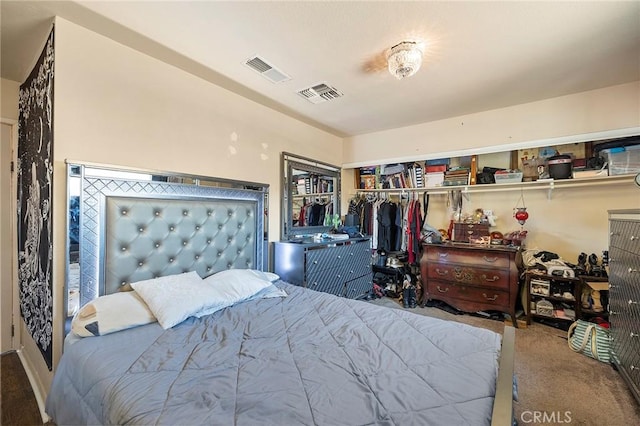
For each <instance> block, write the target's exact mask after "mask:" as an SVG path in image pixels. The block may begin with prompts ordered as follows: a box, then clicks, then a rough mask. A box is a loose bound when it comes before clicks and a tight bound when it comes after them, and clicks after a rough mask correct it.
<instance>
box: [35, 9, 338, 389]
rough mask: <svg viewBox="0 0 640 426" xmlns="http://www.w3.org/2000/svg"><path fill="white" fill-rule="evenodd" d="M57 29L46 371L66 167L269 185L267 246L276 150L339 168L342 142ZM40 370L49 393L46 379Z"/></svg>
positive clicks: (92, 36) (104, 41)
mask: <svg viewBox="0 0 640 426" xmlns="http://www.w3.org/2000/svg"><path fill="white" fill-rule="evenodd" d="M55 31H56V34H55V39H56V50H55V55H56V57H55V67H56V76H55V100H54V120H55V122H54V131H55V133H54V144H53V146H54V182H55V184H54V202H53V206H54V218H53V220H54V227H55V233H54V304H55V310H54V318H56V321H55V329H54V365H55V364H57V362H58V360H59V358H60V355H61V347H62V345H61V344H62V339H63V330H62V322H61V320H60V318H62V315H63V312H62V307H63V297H64V291H63V289H64V266H65V265H64V261H65V257H64V256H65V239H66V236H65V227H64V226H63V224H64V223H65V220H66V219H65V218H66V209H65V208H64V206H65V200H66V187H65V182H66V179H65V160H67V159H69V160H73V161H83V162H96V163H103V164H111V165H120V166H127V167H134V168H142V169H152V170H162V171H174V172H182V173H188V174H194V175H203V176H212V177H223V178H227V179H238V180H243V181H253V182H260V183H267V184H270V185H271V186H270V190H269V192H270V198H269V200H270V202H269V237H270V239H271V240H276V239H278V238H279V235H280V185H279V182H280V153H281V152H282V151H287V152H291V153H296V154H299V155H303V156H305V157H311V158H316V159H318V160H320V161H325V162H328V163H337V164H340V163H342V157H341V156H342V149H341V143H342V141H341V139H340V138H337V137H335V136H333V135H330V134H329V133H326V132H324V131H321V130H318V129H316V128H313V127H311V126H309V125H306V124H303V123H301V122H299V121H297V120H294V119H292V118H289V117H287V116H285V115H283V114H281V113H278V112H275V111H273V110H270V109H268V108H266V107H264V106H262V105H259V104H257V103H255V102H252V101H249V100H247V99H245V98H242V97H240V96H238V95H235V94H233V93H231V92H229V91H227V90H225V89H222V88H220V87H217V86H214V85H212V84H210V83H208V82H206V81H204V80H202V79H200V78H198V77H195V76H193V75H191V74H188V73H185V72H184V71H181V70H179V69H177V68H175V67H172V66H169V65H167V64H165V63H162V62H160V61H158V60H156V59H154V58H151V57H149V56H147V55H144V54H141V53H139V52H137V51H135V50H132V49H130V48H128V47H125V46H123V45H121V44H119V43H116V42H114V41H112V40H110V39H108V38H106V37H103V36H101V35H98V34H96V33H93V32H91V31H88V30H87V29H85V28H83V27H80V26H78V25H75V24H73V23H71V22H69V21H66V20H64V19H61V18H56V23H55ZM266 84H268V83H266ZM38 373H39V374H40V376H42V377H44V379H43V382H44V383H45V384H46V387H47V388H48V386H49V384H50V380H51V377H52V376H51V374H50V373H49V372H47V371H46V368H45V369H44V370H43V369H42V368H40V369H39V371H38Z"/></svg>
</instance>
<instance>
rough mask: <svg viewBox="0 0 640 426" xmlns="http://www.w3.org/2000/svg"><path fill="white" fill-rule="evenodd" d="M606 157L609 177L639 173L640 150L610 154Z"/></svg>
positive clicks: (626, 150)
mask: <svg viewBox="0 0 640 426" xmlns="http://www.w3.org/2000/svg"><path fill="white" fill-rule="evenodd" d="M629 148H631V147H629ZM608 157H609V158H608V161H609V175H611V176H614V175H626V174H631V173H639V172H640V149H625V150H624V151H621V152H610V153H609V155H608Z"/></svg>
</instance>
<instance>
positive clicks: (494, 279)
mask: <svg viewBox="0 0 640 426" xmlns="http://www.w3.org/2000/svg"><path fill="white" fill-rule="evenodd" d="M482 278H484V280H485V281H488V282H490V283H492V282H495V281H498V280H499V279H500V277H499V276H497V275H494V276H493V278H487V276H486V275H484V274H482Z"/></svg>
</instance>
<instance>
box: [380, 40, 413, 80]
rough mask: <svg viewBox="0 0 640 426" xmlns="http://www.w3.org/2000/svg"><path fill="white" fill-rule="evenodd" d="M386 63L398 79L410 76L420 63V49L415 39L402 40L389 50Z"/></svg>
mask: <svg viewBox="0 0 640 426" xmlns="http://www.w3.org/2000/svg"><path fill="white" fill-rule="evenodd" d="M387 65H388V67H389V72H390V73H391V75H393V76H395V77H396V78H397V79H398V80H401V79H403V78H405V77H411V76H412V75H414V74H415V73H416V72H417V71H418V70H419V69H420V65H422V50H421V49H420V46H419V45H418V43H416V42H415V41H403V42H400V43H398V44H396V45H395V46H393V47H392V48H391V49H390V50H389V56H387Z"/></svg>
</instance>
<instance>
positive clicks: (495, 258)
mask: <svg viewBox="0 0 640 426" xmlns="http://www.w3.org/2000/svg"><path fill="white" fill-rule="evenodd" d="M482 258H483V259H484V261H485V262H489V263H493V262H495V261H496V260H498V258H497V257H487V256H482Z"/></svg>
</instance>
